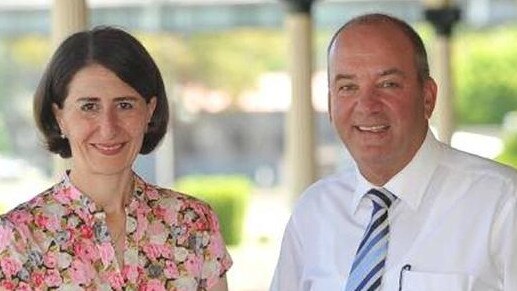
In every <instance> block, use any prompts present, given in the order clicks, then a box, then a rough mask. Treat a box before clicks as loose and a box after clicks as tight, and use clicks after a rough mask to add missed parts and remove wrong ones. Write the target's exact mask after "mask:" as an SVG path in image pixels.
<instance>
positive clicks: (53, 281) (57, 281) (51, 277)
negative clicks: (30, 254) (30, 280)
mask: <svg viewBox="0 0 517 291" xmlns="http://www.w3.org/2000/svg"><path fill="white" fill-rule="evenodd" d="M62 283H63V279H62V278H61V275H60V274H59V271H58V270H55V269H50V270H47V273H46V274H45V284H47V287H59V286H60V285H61V284H62Z"/></svg>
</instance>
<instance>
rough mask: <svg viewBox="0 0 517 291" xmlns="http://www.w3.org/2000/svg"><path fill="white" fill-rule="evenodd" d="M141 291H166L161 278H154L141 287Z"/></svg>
mask: <svg viewBox="0 0 517 291" xmlns="http://www.w3.org/2000/svg"><path fill="white" fill-rule="evenodd" d="M139 291H166V289H165V287H164V286H163V285H162V283H161V282H160V280H157V279H152V280H149V282H147V283H146V284H144V285H143V286H141V287H140V288H139Z"/></svg>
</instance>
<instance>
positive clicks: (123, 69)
mask: <svg viewBox="0 0 517 291" xmlns="http://www.w3.org/2000/svg"><path fill="white" fill-rule="evenodd" d="M93 64H98V65H101V66H103V67H105V68H107V69H109V70H110V71H112V72H113V73H115V74H116V75H117V76H118V77H119V78H120V79H121V80H122V81H124V82H125V83H127V84H128V85H129V86H131V87H132V88H133V89H135V90H136V91H137V92H138V93H139V94H140V95H141V96H142V97H143V98H144V99H145V101H146V102H149V101H150V100H151V98H152V97H156V109H155V110H154V113H153V116H152V117H151V121H150V122H149V125H148V129H147V132H146V133H145V135H144V140H143V143H142V148H141V149H140V153H141V154H147V153H150V152H151V151H152V150H153V149H154V148H155V147H156V145H158V143H159V142H160V140H161V139H162V137H163V136H164V135H165V133H166V131H167V124H168V122H169V106H168V102H167V96H166V94H165V88H164V85H163V80H162V76H161V74H160V71H159V70H158V67H157V66H156V64H155V63H154V61H153V59H152V58H151V56H150V55H149V53H148V52H147V50H146V49H145V48H144V46H143V45H142V44H141V43H140V42H139V41H138V40H137V39H136V38H134V37H133V36H131V35H130V34H129V33H127V32H125V31H123V30H121V29H118V28H113V27H97V28H94V29H92V30H88V31H82V32H78V33H75V34H73V35H71V36H70V37H68V38H67V39H66V40H65V41H63V43H61V45H60V46H59V47H58V48H57V50H56V52H55V53H54V55H53V56H52V59H51V60H50V63H49V64H48V65H47V68H46V70H45V72H44V74H43V76H42V78H41V80H40V83H39V85H38V88H37V91H36V94H35V96H34V104H33V106H34V119H35V120H36V125H37V126H38V129H39V130H40V131H41V133H42V134H43V137H44V139H45V141H44V142H45V144H46V147H47V148H48V150H49V151H51V152H53V153H57V154H59V155H60V156H61V157H63V158H69V157H70V156H71V149H70V144H69V143H68V139H66V138H62V136H61V130H60V128H59V125H58V123H57V121H56V118H55V116H54V113H53V111H52V104H56V105H57V106H58V107H59V108H63V103H64V101H65V99H66V97H67V95H68V90H69V84H70V82H71V81H72V78H73V77H74V75H75V74H76V73H77V72H78V71H79V70H81V69H83V68H85V67H87V66H89V65H93Z"/></svg>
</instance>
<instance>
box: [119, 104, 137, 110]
mask: <svg viewBox="0 0 517 291" xmlns="http://www.w3.org/2000/svg"><path fill="white" fill-rule="evenodd" d="M118 106H119V107H120V108H122V109H131V108H133V107H134V106H133V103H131V102H120V103H119V105H118Z"/></svg>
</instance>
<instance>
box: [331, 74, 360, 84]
mask: <svg viewBox="0 0 517 291" xmlns="http://www.w3.org/2000/svg"><path fill="white" fill-rule="evenodd" d="M355 78H357V76H356V75H354V74H337V75H336V76H335V77H334V82H337V81H339V80H342V79H345V80H353V79H355Z"/></svg>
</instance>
